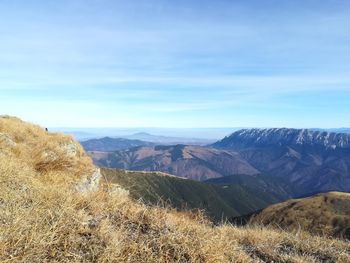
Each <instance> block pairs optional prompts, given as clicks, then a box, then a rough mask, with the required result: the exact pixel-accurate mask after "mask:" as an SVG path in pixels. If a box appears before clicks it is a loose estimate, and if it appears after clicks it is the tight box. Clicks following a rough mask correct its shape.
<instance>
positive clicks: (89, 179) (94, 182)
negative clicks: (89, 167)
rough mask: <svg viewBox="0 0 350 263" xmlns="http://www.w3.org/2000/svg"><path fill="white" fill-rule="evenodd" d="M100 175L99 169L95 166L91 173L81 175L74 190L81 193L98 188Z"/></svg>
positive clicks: (94, 190)
mask: <svg viewBox="0 0 350 263" xmlns="http://www.w3.org/2000/svg"><path fill="white" fill-rule="evenodd" d="M101 176H102V175H101V172H100V169H99V168H97V167H95V169H94V171H93V173H92V174H91V175H87V176H83V179H82V180H81V181H80V182H79V183H78V184H77V185H76V190H77V191H78V192H81V193H89V192H96V191H97V190H98V189H99V185H100V180H101Z"/></svg>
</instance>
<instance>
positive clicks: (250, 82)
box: [0, 0, 350, 128]
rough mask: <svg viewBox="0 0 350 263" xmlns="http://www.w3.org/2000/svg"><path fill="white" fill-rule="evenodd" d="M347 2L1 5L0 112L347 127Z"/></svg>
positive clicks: (132, 123) (75, 119)
mask: <svg viewBox="0 0 350 263" xmlns="http://www.w3.org/2000/svg"><path fill="white" fill-rule="evenodd" d="M349 28H350V1H347V0H344V1H340V0H322V1H320V0H317V1H316V0H293V1H290V0H255V1H254V0H241V1H238V0H215V1H214V0H210V1H209V0H176V1H174V0H172V1H171V0H124V1H118V0H60V1H56V0H45V1H42V0H40V1H39V0H37V1H35V0H22V1H19V0H0V114H8V115H15V116H18V117H20V118H23V119H24V120H27V121H31V122H34V123H37V124H40V125H43V126H46V127H167V128H170V127H172V128H200V127H213V128H215V127H296V128H300V127H305V128H308V127H320V128H330V127H350V118H349V116H350V34H349Z"/></svg>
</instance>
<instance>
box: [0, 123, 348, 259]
mask: <svg viewBox="0 0 350 263" xmlns="http://www.w3.org/2000/svg"><path fill="white" fill-rule="evenodd" d="M0 155H1V158H0V262H271V261H274V262H350V252H349V251H350V247H349V243H347V242H344V241H341V240H336V239H328V238H323V237H313V236H310V235H309V234H307V233H304V232H301V233H299V235H298V236H295V235H292V234H289V233H286V232H282V231H276V230H269V229H266V228H257V227H256V228H236V227H232V226H229V225H221V226H213V225H212V224H211V223H209V222H208V221H207V220H206V219H205V218H203V217H202V216H201V215H199V214H189V213H180V212H176V211H174V210H169V209H163V208H158V207H148V206H146V205H144V204H142V203H139V202H135V201H133V200H132V199H130V198H129V196H128V195H127V193H126V191H125V190H123V189H121V188H120V187H118V186H116V185H103V184H100V185H99V184H98V182H97V183H96V185H97V186H98V187H95V186H96V185H95V179H96V178H97V177H96V176H95V177H94V176H91V173H92V172H93V166H92V165H91V162H90V159H89V158H87V156H86V155H85V153H84V152H83V151H82V150H81V147H80V146H79V145H78V144H77V143H76V142H74V141H73V140H72V139H71V138H70V137H66V136H63V135H59V134H50V133H46V132H45V131H44V130H43V129H41V128H39V127H37V126H33V125H30V124H27V123H24V122H22V121H21V120H19V119H16V118H11V117H0ZM93 175H95V173H93ZM82 182H84V183H83V186H86V187H85V188H84V187H77V186H81V185H82Z"/></svg>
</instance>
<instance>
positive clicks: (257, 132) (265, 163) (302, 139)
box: [212, 129, 350, 196]
mask: <svg viewBox="0 0 350 263" xmlns="http://www.w3.org/2000/svg"><path fill="white" fill-rule="evenodd" d="M212 146H213V147H215V148H218V149H225V150H231V151H235V152H237V151H238V152H239V154H240V156H241V157H242V158H243V159H245V160H246V161H247V162H248V163H249V164H251V165H252V166H253V167H255V168H256V169H257V170H259V171H260V172H261V173H263V174H268V175H271V176H274V177H280V178H283V179H284V180H286V181H287V182H288V183H289V184H290V185H294V186H295V192H294V196H298V195H304V194H307V193H314V192H324V191H332V190H337V191H350V135H349V134H342V133H340V134H337V133H328V132H319V131H310V130H298V129H250V130H240V131H237V132H235V133H233V134H232V135H231V136H228V137H226V138H224V139H223V140H221V141H219V142H216V143H215V144H213V145H212Z"/></svg>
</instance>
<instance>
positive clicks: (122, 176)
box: [101, 168, 276, 222]
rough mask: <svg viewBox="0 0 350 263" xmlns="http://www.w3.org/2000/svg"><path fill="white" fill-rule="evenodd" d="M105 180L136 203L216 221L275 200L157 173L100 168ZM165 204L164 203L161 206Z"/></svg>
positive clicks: (259, 193) (234, 187) (240, 189)
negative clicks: (194, 212)
mask: <svg viewBox="0 0 350 263" xmlns="http://www.w3.org/2000/svg"><path fill="white" fill-rule="evenodd" d="M101 172H102V174H103V175H104V179H105V180H107V181H108V182H111V183H116V184H119V185H121V186H122V187H123V188H124V189H127V190H129V191H130V194H131V196H132V197H133V198H134V199H142V200H143V201H144V202H145V203H150V204H160V205H162V204H165V205H169V206H171V207H174V208H177V209H182V210H183V209H185V210H186V209H187V210H189V209H190V210H193V209H200V210H204V212H205V213H206V215H207V216H209V217H210V218H212V219H214V220H215V221H217V222H218V221H223V220H230V219H231V218H233V217H238V216H242V215H246V214H249V213H252V212H255V211H257V210H260V209H262V208H265V207H267V206H268V205H270V204H272V203H276V199H275V198H274V197H273V196H272V195H269V194H266V193H263V192H262V191H255V192H254V191H253V190H251V189H248V188H243V187H241V186H239V185H237V184H236V185H229V186H227V185H225V186H218V185H213V184H206V183H202V182H198V181H193V180H190V179H183V178H178V177H175V176H171V175H166V174H163V173H157V172H139V171H127V170H119V169H106V168H101ZM161 202H162V203H161Z"/></svg>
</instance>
